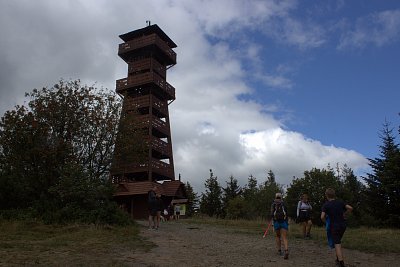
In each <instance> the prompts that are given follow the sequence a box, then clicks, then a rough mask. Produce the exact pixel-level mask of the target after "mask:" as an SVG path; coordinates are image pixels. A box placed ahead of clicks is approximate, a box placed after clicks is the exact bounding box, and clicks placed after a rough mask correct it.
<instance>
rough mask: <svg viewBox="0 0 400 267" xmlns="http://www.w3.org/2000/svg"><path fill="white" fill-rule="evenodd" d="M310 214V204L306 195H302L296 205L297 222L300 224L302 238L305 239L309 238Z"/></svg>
mask: <svg viewBox="0 0 400 267" xmlns="http://www.w3.org/2000/svg"><path fill="white" fill-rule="evenodd" d="M311 212H312V207H311V204H310V202H309V201H308V195H307V194H303V195H302V196H301V199H300V201H299V203H298V204H297V222H298V223H300V225H301V229H302V232H303V237H304V238H306V239H309V238H311V235H310V231H311V226H312V221H311Z"/></svg>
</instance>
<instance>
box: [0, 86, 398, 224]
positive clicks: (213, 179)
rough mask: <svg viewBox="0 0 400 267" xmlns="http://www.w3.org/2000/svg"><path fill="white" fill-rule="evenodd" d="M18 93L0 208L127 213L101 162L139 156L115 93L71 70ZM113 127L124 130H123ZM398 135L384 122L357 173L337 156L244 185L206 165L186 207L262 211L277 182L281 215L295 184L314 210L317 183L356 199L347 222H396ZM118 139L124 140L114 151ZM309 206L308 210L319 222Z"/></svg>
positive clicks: (2, 138) (116, 216) (83, 214)
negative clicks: (373, 152)
mask: <svg viewBox="0 0 400 267" xmlns="http://www.w3.org/2000/svg"><path fill="white" fill-rule="evenodd" d="M26 97H27V98H29V99H30V100H29V101H28V104H27V105H26V106H24V105H18V106H16V107H15V109H13V110H10V111H6V112H5V114H4V115H3V116H2V118H1V120H0V218H1V217H2V218H25V217H33V218H39V219H42V220H43V221H45V222H48V223H53V222H56V223H59V222H76V221H81V222H91V223H119V224H125V223H129V218H128V217H127V216H126V214H124V213H123V212H122V211H121V210H120V209H119V208H118V207H117V205H116V203H115V202H114V201H113V194H114V190H115V187H114V186H113V185H112V184H111V181H110V179H109V170H110V168H111V164H112V161H113V160H118V161H124V160H129V159H128V158H127V155H128V154H129V155H131V153H127V152H129V151H135V153H134V156H135V158H140V157H141V153H142V152H143V151H144V150H145V148H144V145H143V142H141V140H142V139H143V138H141V133H140V132H137V131H135V127H130V125H132V123H134V122H128V123H125V124H126V125H127V126H126V127H121V126H120V119H121V120H122V121H123V120H124V118H121V110H122V101H121V99H120V98H119V97H118V96H117V95H116V94H115V93H114V92H110V91H108V90H104V89H102V88H100V89H99V88H96V87H93V86H87V85H83V84H81V82H80V81H79V80H76V81H65V80H60V81H59V82H58V83H57V84H55V85H54V86H52V87H51V88H42V89H40V90H38V89H34V90H33V91H32V92H30V93H26ZM125 131H127V132H125ZM121 132H124V134H126V133H127V134H129V136H130V137H132V138H129V139H127V140H123V139H121V136H123V135H124V134H122V135H119V134H118V133H121ZM397 134H400V127H399V128H398V129H397ZM396 137H398V136H396V134H395V131H394V129H392V128H391V127H390V124H389V123H387V122H385V123H384V124H383V129H382V131H381V132H380V138H381V140H382V144H381V145H380V146H379V148H380V155H379V157H377V158H372V159H369V164H370V166H371V169H372V172H371V173H368V174H367V175H366V176H365V177H361V180H359V179H358V178H357V177H356V176H355V175H354V173H353V171H352V170H351V169H350V168H349V167H347V166H346V165H344V166H336V168H332V167H330V166H327V168H325V169H317V168H313V169H311V170H308V171H305V172H304V176H303V177H298V178H294V179H293V181H292V182H291V184H290V185H289V186H287V187H285V188H284V187H283V186H282V185H280V184H279V183H278V182H277V179H276V177H275V174H274V173H273V171H272V170H269V171H268V173H267V174H266V177H265V178H263V181H258V180H257V178H256V177H254V176H252V175H250V176H249V177H248V181H247V184H246V185H244V186H243V187H242V186H240V185H239V184H238V180H237V179H236V178H235V177H234V176H233V175H232V176H230V177H229V178H228V181H226V182H225V184H224V185H221V184H220V183H219V181H218V178H217V176H215V175H214V173H213V171H212V170H210V176H209V177H208V178H206V179H205V188H206V190H205V192H203V193H201V194H200V196H198V194H197V193H196V192H194V190H193V188H192V186H191V185H190V183H189V182H187V183H186V192H187V195H188V199H189V200H190V201H189V204H188V209H187V214H188V215H189V216H190V215H193V214H194V213H195V212H196V211H199V212H201V213H203V214H205V215H208V216H216V217H220V218H230V219H239V218H244V219H254V218H260V217H265V216H266V215H267V213H268V209H269V206H270V204H271V201H272V200H273V198H274V195H275V193H276V192H282V193H284V195H285V201H286V202H287V205H288V207H289V210H288V212H289V215H290V216H291V217H294V215H295V212H296V209H295V207H296V205H297V201H298V200H299V197H300V195H301V194H303V193H307V194H308V195H309V196H310V199H311V201H312V203H313V207H314V211H316V212H317V211H320V208H321V206H322V203H323V202H324V190H325V188H326V187H332V188H334V189H336V191H337V193H338V197H339V198H341V199H343V200H344V201H346V202H348V203H350V204H351V205H352V206H353V207H354V208H355V209H354V215H353V216H352V218H351V223H352V224H353V225H369V226H390V227H399V225H400V207H399V206H400V199H399V198H400V151H399V143H398V142H397V140H396ZM117 139H118V142H119V143H120V144H123V147H122V148H120V149H118V148H117V151H115V152H116V153H114V150H115V143H116V141H117ZM128 150H129V151H128ZM114 154H115V155H116V156H115V158H114V159H113V155H114ZM317 215H318V214H317V213H316V214H315V216H314V220H315V223H317V224H318V223H320V222H319V220H318V218H319V216H317Z"/></svg>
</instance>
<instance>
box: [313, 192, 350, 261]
mask: <svg viewBox="0 0 400 267" xmlns="http://www.w3.org/2000/svg"><path fill="white" fill-rule="evenodd" d="M325 197H326V199H327V202H325V204H324V205H323V206H322V212H321V220H322V221H323V222H324V223H326V224H327V233H328V236H330V237H331V238H332V242H333V246H334V248H335V255H336V265H338V266H340V267H344V266H345V265H344V260H343V252H342V244H341V243H342V237H343V235H344V232H345V231H346V227H347V224H346V218H347V216H348V215H349V214H350V213H351V212H352V211H353V207H352V206H350V205H348V204H345V203H344V202H343V201H341V200H337V199H336V194H335V190H334V189H332V188H328V189H326V191H325ZM328 241H329V237H328Z"/></svg>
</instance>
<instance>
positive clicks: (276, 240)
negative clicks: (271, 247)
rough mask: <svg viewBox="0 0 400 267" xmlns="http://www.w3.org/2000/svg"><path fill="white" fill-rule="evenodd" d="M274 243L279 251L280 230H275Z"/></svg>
mask: <svg viewBox="0 0 400 267" xmlns="http://www.w3.org/2000/svg"><path fill="white" fill-rule="evenodd" d="M275 243H276V248H277V249H278V251H281V250H282V248H281V230H276V236H275Z"/></svg>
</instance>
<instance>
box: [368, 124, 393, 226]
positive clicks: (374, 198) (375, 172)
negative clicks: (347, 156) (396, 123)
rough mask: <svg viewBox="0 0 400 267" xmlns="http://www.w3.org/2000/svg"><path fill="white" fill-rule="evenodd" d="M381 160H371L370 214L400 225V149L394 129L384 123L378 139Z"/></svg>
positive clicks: (369, 175) (384, 221)
mask: <svg viewBox="0 0 400 267" xmlns="http://www.w3.org/2000/svg"><path fill="white" fill-rule="evenodd" d="M379 137H380V138H381V140H382V145H380V146H379V148H380V154H379V156H380V157H377V158H373V159H368V160H369V165H370V166H371V168H372V173H368V174H367V177H364V180H365V182H366V184H367V194H366V196H367V205H368V208H369V211H370V213H371V214H372V215H373V216H374V217H375V219H376V220H377V221H378V222H379V223H380V224H383V225H386V226H394V227H399V225H400V150H399V144H397V143H396V140H395V136H394V134H393V129H392V128H390V124H389V123H388V122H385V123H384V124H383V129H382V131H381V133H380V136H379Z"/></svg>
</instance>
